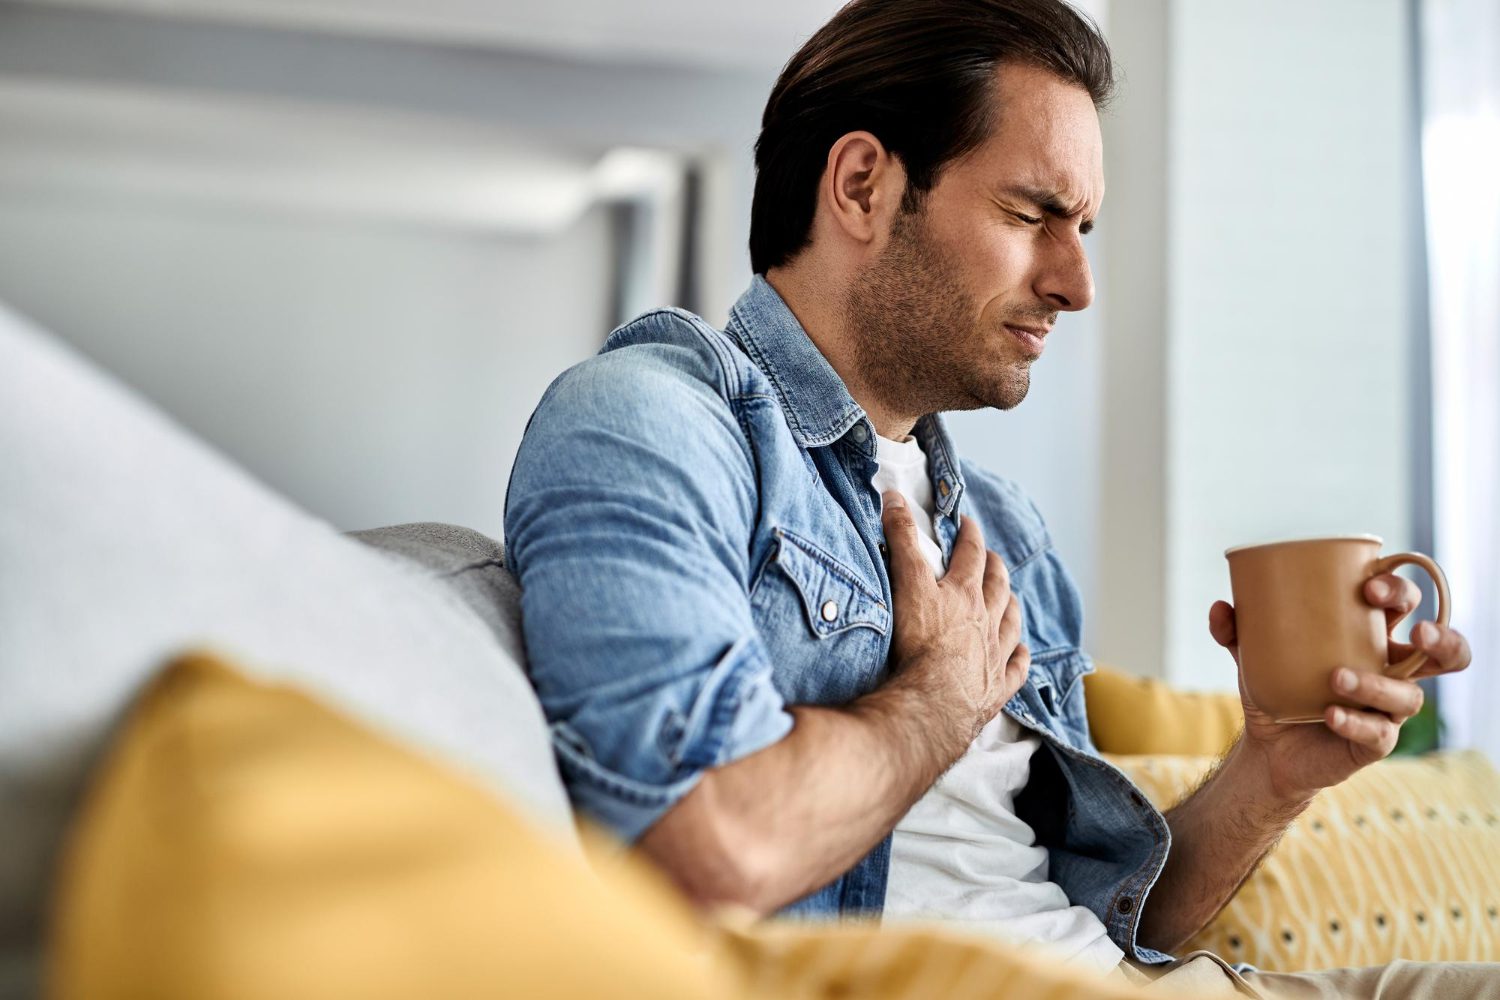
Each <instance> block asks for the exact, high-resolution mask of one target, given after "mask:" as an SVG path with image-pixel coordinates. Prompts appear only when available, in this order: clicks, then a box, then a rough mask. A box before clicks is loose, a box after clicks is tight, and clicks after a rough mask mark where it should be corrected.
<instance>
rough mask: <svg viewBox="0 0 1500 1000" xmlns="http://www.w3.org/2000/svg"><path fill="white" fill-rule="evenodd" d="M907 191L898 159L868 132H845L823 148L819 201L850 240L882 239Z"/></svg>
mask: <svg viewBox="0 0 1500 1000" xmlns="http://www.w3.org/2000/svg"><path fill="white" fill-rule="evenodd" d="M905 191H906V170H905V168H904V167H902V166H901V161H900V160H899V159H897V158H896V157H895V156H894V155H892V154H891V153H890V152H889V151H888V150H887V149H886V148H885V145H884V144H883V143H882V142H881V141H880V140H879V139H877V138H876V137H875V136H874V135H872V134H871V133H869V132H849V133H847V134H845V135H843V136H840V137H839V140H838V141H837V142H835V143H834V144H833V146H832V148H830V149H829V150H828V164H827V166H826V167H825V168H824V170H823V197H822V201H823V204H824V206H825V208H826V210H827V212H828V214H829V215H830V216H832V220H833V222H834V223H835V224H836V225H837V226H838V227H839V229H840V230H842V231H843V232H844V233H845V234H846V235H847V236H848V237H849V238H850V239H852V240H854V241H855V242H857V243H861V244H864V245H866V246H869V245H871V244H874V243H877V242H883V241H884V238H885V235H886V233H888V232H889V231H890V226H891V221H892V220H893V219H894V218H895V217H896V212H897V210H898V209H899V208H900V206H901V197H902V195H903V194H904V193H905Z"/></svg>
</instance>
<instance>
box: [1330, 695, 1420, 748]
mask: <svg viewBox="0 0 1500 1000" xmlns="http://www.w3.org/2000/svg"><path fill="white" fill-rule="evenodd" d="M1323 721H1325V722H1326V723H1328V728H1329V729H1331V730H1333V731H1334V732H1335V733H1337V734H1338V735H1340V736H1342V737H1343V738H1344V739H1346V740H1348V741H1349V742H1351V743H1357V744H1359V745H1360V746H1362V747H1366V748H1368V749H1369V750H1370V751H1371V752H1372V753H1374V754H1376V755H1378V756H1380V757H1385V756H1388V755H1389V754H1390V752H1391V750H1393V749H1394V748H1395V746H1396V735H1397V733H1398V732H1399V731H1400V728H1401V727H1400V726H1398V725H1396V723H1395V722H1393V721H1391V719H1390V718H1389V717H1388V716H1385V715H1382V714H1381V713H1379V712H1361V711H1358V710H1356V709H1352V708H1344V707H1342V706H1340V705H1329V706H1328V708H1327V710H1326V711H1325V712H1324V713H1323Z"/></svg>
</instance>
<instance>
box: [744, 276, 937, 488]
mask: <svg viewBox="0 0 1500 1000" xmlns="http://www.w3.org/2000/svg"><path fill="white" fill-rule="evenodd" d="M726 332H728V333H729V334H730V336H732V337H734V338H735V339H736V340H737V341H739V343H740V345H741V346H742V347H744V349H745V353H746V354H748V355H749V356H750V360H752V361H754V362H755V365H756V367H757V368H759V369H760V370H761V371H763V372H765V374H766V377H767V378H768V379H770V381H771V384H772V385H773V386H775V387H776V393H777V395H778V396H779V397H780V403H781V408H782V410H783V411H784V412H785V413H786V419H787V425H788V426H789V427H790V428H791V431H792V437H793V438H794V439H795V440H796V442H797V444H798V445H799V446H800V447H803V448H822V447H827V446H828V445H831V444H833V443H834V442H836V441H838V440H839V439H841V438H845V437H848V438H849V444H850V445H851V446H852V447H854V448H855V449H856V450H858V451H860V452H861V453H863V454H864V455H865V456H866V457H867V458H869V459H870V460H872V461H873V460H874V457H875V429H874V426H873V425H872V424H871V423H870V421H869V420H868V419H867V418H866V415H865V411H864V408H863V407H861V406H860V405H859V404H858V403H856V402H855V401H854V397H853V396H851V395H849V388H848V386H846V385H845V384H844V380H843V379H842V378H841V377H839V373H838V372H836V371H834V369H833V365H831V364H829V363H828V359H827V358H825V357H824V356H823V352H822V351H820V350H818V346H817V345H816V344H814V343H813V341H812V338H811V337H809V336H808V335H807V331H806V330H804V329H803V328H802V324H801V323H800V322H798V321H797V317H796V316H795V315H794V314H793V313H792V310H791V308H790V307H789V306H787V304H786V301H785V300H784V299H782V297H781V295H780V294H779V293H778V292H777V291H776V289H774V288H772V287H771V283H770V282H768V281H767V280H766V279H765V276H764V275H760V274H757V275H755V276H754V277H753V278H752V279H751V282H750V287H749V288H747V289H746V290H745V292H744V294H743V295H741V296H740V298H739V300H738V301H737V302H735V304H734V305H733V306H732V307H731V308H730V310H729V324H728V327H727V330H726ZM857 427H858V428H862V429H861V430H856V428H857ZM912 434H913V436H915V437H916V439H917V441H918V442H919V443H920V444H921V445H922V450H923V451H924V452H926V454H927V462H928V468H929V469H930V470H931V472H932V482H933V491H934V493H933V500H934V501H935V503H936V506H937V512H938V513H939V514H941V515H943V516H945V517H948V516H951V515H952V514H953V512H954V511H955V510H957V508H958V502H959V499H960V497H962V496H963V492H964V481H963V475H962V473H961V472H960V471H959V464H958V459H957V451H956V450H955V449H954V447H953V440H952V438H950V437H949V435H948V429H947V427H946V426H944V424H943V420H942V417H941V416H939V415H938V414H936V413H930V414H928V415H927V416H924V417H921V418H920V419H918V420H917V423H916V426H915V427H914V428H913V429H912Z"/></svg>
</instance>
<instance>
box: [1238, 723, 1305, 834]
mask: <svg viewBox="0 0 1500 1000" xmlns="http://www.w3.org/2000/svg"><path fill="white" fill-rule="evenodd" d="M1220 770H1221V771H1227V772H1230V775H1229V777H1230V780H1232V782H1233V786H1234V787H1235V788H1240V789H1243V790H1244V791H1245V794H1246V797H1247V799H1248V800H1249V801H1250V802H1253V803H1255V804H1256V806H1257V807H1258V808H1260V809H1262V810H1264V812H1265V815H1266V818H1267V819H1291V818H1293V817H1295V816H1297V815H1298V814H1300V813H1301V812H1302V811H1303V810H1304V809H1306V808H1307V807H1308V805H1309V804H1310V803H1311V802H1312V800H1313V799H1314V798H1315V797H1316V796H1317V794H1318V791H1319V789H1316V788H1300V787H1296V786H1294V785H1291V784H1289V783H1288V782H1287V781H1286V779H1285V778H1284V777H1282V776H1281V774H1280V773H1279V769H1278V768H1277V766H1276V759H1275V755H1274V754H1273V753H1272V752H1271V751H1270V750H1269V749H1268V748H1267V747H1266V746H1265V745H1263V744H1261V743H1260V742H1258V741H1256V740H1254V739H1252V738H1250V737H1248V736H1246V735H1245V734H1243V733H1241V734H1240V738H1239V740H1238V742H1236V743H1235V745H1234V746H1233V747H1232V748H1231V749H1230V751H1229V754H1228V755H1227V756H1226V757H1225V758H1224V763H1223V764H1222V765H1221V766H1220Z"/></svg>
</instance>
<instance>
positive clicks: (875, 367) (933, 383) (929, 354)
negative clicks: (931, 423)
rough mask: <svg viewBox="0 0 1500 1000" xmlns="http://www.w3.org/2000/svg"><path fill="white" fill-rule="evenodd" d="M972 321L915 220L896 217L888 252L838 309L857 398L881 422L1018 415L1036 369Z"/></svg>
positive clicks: (910, 215)
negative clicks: (876, 403) (973, 413)
mask: <svg viewBox="0 0 1500 1000" xmlns="http://www.w3.org/2000/svg"><path fill="white" fill-rule="evenodd" d="M979 313H980V311H979V309H978V307H977V306H976V304H975V303H974V301H973V298H972V296H971V295H970V294H969V292H968V291H967V289H966V288H965V287H964V283H963V280H962V277H961V275H960V272H959V270H958V268H957V266H956V262H955V261H954V260H953V259H952V257H951V255H950V254H949V253H948V252H946V251H945V249H944V248H943V247H941V246H939V245H938V244H937V243H935V242H934V241H933V240H932V239H931V237H930V236H929V235H928V233H927V231H926V225H925V223H924V221H923V218H922V215H921V213H920V212H907V211H902V212H900V213H898V215H897V216H896V220H895V223H894V224H893V225H892V228H891V238H890V242H889V243H887V245H886V247H885V249H884V250H883V251H882V252H881V254H880V256H879V258H877V259H876V260H875V262H874V263H872V264H870V265H869V266H867V267H866V268H865V269H864V271H863V272H862V273H861V274H860V277H859V279H858V280H857V281H856V282H855V284H854V287H853V288H851V289H850V291H849V294H848V296H847V301H846V303H845V315H846V316H847V317H848V323H849V327H848V331H849V335H850V336H851V337H852V338H853V341H854V343H855V345H856V354H855V367H856V370H857V372H858V374H859V378H860V379H861V382H862V384H863V386H864V388H865V389H866V390H867V391H869V392H871V393H873V394H874V395H875V397H876V398H878V399H879V400H880V401H881V403H882V405H884V406H885V407H886V409H887V411H888V412H890V413H895V414H901V415H905V416H911V417H920V416H924V415H926V414H928V413H939V412H943V411H948V410H977V409H981V408H983V407H986V406H992V407H994V408H996V409H999V410H1009V409H1011V408H1012V407H1014V406H1016V405H1018V404H1019V403H1020V402H1021V400H1023V399H1025V398H1026V393H1027V391H1028V390H1029V389H1030V387H1031V362H1032V360H1034V359H1033V358H1032V357H1031V356H1029V355H1027V354H1025V353H1024V352H1022V351H1020V350H1019V348H1016V347H1013V345H1012V344H1010V343H1009V337H1010V334H1009V333H1007V332H1006V331H1005V330H1004V328H1001V327H997V328H996V329H995V330H993V331H989V330H985V329H983V328H981V327H980V326H979V323H980V319H979ZM1001 338H1005V339H1001Z"/></svg>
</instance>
